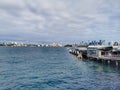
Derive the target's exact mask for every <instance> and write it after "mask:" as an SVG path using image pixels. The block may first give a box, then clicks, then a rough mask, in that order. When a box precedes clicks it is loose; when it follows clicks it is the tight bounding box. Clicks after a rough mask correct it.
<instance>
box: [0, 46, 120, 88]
mask: <svg viewBox="0 0 120 90" xmlns="http://www.w3.org/2000/svg"><path fill="white" fill-rule="evenodd" d="M0 90H120V69H119V68H117V67H111V66H107V65H104V64H101V63H97V62H93V61H89V60H77V58H76V57H74V56H72V55H70V54H69V52H68V50H67V48H53V47H0Z"/></svg>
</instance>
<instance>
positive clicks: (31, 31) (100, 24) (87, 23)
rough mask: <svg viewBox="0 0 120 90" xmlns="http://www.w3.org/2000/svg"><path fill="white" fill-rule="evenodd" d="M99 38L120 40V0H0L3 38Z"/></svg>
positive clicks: (9, 39) (73, 39)
mask: <svg viewBox="0 0 120 90" xmlns="http://www.w3.org/2000/svg"><path fill="white" fill-rule="evenodd" d="M99 39H103V40H104V39H105V40H116V41H118V40H119V39H120V0H0V41H3V40H7V41H12V40H14V41H31V42H37V41H40V42H73V41H82V40H99ZM119 41H120V40H119Z"/></svg>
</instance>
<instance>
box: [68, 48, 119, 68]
mask: <svg viewBox="0 0 120 90" xmlns="http://www.w3.org/2000/svg"><path fill="white" fill-rule="evenodd" d="M113 51H115V50H114V48H113V47H110V46H99V47H98V46H95V47H94V46H90V47H88V48H87V49H84V50H83V49H75V50H70V51H69V53H71V54H73V55H75V56H77V57H78V58H79V57H80V58H85V59H88V60H92V61H96V62H100V63H104V64H107V65H112V66H118V67H120V54H119V53H120V52H119V53H117V54H115V52H113ZM116 51H117V52H118V50H116Z"/></svg>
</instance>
